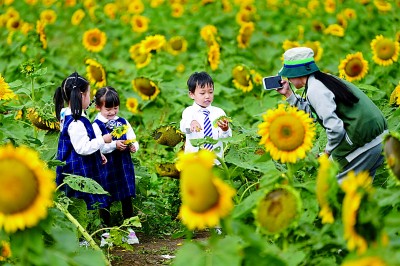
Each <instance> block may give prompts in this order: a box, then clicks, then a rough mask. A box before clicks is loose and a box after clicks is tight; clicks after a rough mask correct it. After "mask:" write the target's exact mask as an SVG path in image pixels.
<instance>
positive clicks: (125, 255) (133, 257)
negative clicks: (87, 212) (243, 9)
mask: <svg viewBox="0 0 400 266" xmlns="http://www.w3.org/2000/svg"><path fill="white" fill-rule="evenodd" d="M209 235H210V234H209V232H199V233H196V234H195V236H194V238H193V239H194V240H196V241H202V240H206V239H207V238H208V237H209ZM137 237H138V238H139V242H140V243H139V244H135V245H133V250H125V249H122V248H118V247H116V248H114V249H112V250H111V265H112V266H128V265H133V266H136V265H169V264H171V263H172V260H173V257H171V256H175V252H176V250H177V249H178V248H179V247H180V246H181V245H182V244H183V242H184V241H185V239H182V238H178V239H173V238H160V237H154V236H145V235H142V234H140V233H137Z"/></svg>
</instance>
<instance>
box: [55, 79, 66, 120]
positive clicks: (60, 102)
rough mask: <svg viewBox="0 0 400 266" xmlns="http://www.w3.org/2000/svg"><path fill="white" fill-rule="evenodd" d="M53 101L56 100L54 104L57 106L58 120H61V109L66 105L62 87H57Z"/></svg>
mask: <svg viewBox="0 0 400 266" xmlns="http://www.w3.org/2000/svg"><path fill="white" fill-rule="evenodd" d="M53 102H54V106H55V111H56V117H57V119H58V121H60V112H61V109H62V108H63V107H64V99H63V95H62V91H61V87H58V88H57V89H56V92H55V93H54V97H53Z"/></svg>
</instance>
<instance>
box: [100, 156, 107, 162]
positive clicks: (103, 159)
mask: <svg viewBox="0 0 400 266" xmlns="http://www.w3.org/2000/svg"><path fill="white" fill-rule="evenodd" d="M100 154H101V164H106V163H107V157H106V156H104V154H102V153H100Z"/></svg>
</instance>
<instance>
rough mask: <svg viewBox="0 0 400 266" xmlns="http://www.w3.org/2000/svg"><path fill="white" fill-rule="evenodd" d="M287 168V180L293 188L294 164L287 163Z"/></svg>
mask: <svg viewBox="0 0 400 266" xmlns="http://www.w3.org/2000/svg"><path fill="white" fill-rule="evenodd" d="M286 166H287V180H288V183H289V185H291V186H293V178H294V169H293V164H292V163H286Z"/></svg>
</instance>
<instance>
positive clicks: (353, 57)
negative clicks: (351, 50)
mask: <svg viewBox="0 0 400 266" xmlns="http://www.w3.org/2000/svg"><path fill="white" fill-rule="evenodd" d="M367 72H368V62H367V60H364V58H363V55H362V53H361V52H357V53H355V54H349V55H347V56H346V58H345V59H344V60H342V61H341V62H340V65H339V74H340V76H341V77H344V78H345V79H347V80H348V81H349V82H353V81H357V80H361V79H363V78H364V77H365V75H366V74H367Z"/></svg>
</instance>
